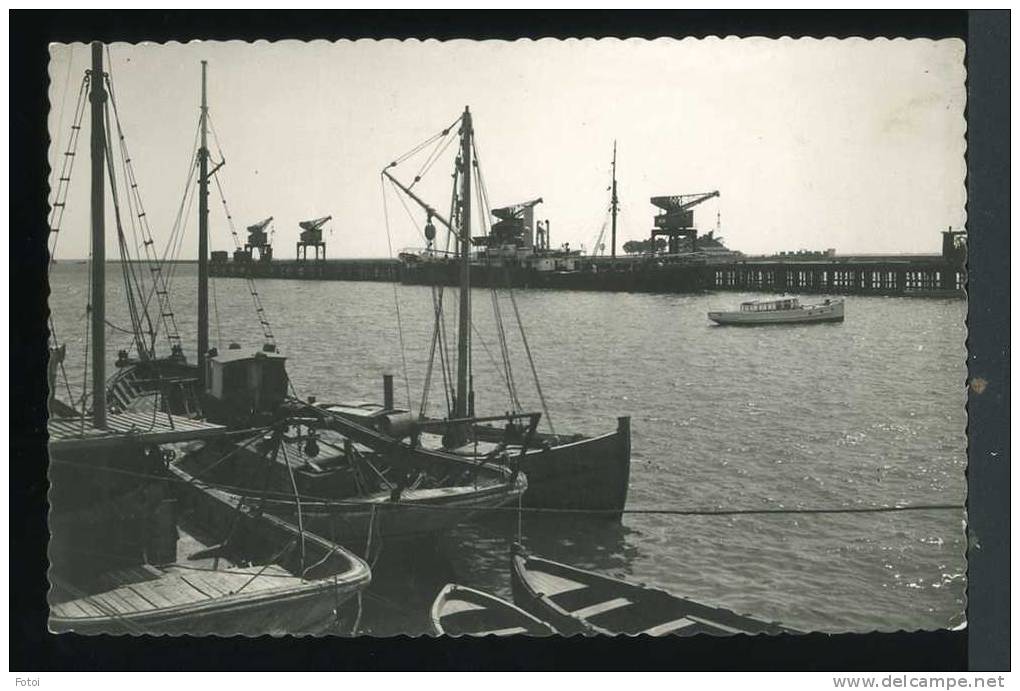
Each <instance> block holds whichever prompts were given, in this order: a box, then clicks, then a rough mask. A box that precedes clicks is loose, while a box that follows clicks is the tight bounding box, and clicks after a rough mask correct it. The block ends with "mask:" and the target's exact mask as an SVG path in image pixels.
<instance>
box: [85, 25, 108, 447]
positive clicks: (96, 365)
mask: <svg viewBox="0 0 1020 691" xmlns="http://www.w3.org/2000/svg"><path fill="white" fill-rule="evenodd" d="M103 77H104V75H103V44H102V43H100V42H99V41H95V42H94V43H93V44H92V74H91V76H90V77H89V83H90V93H89V98H90V100H91V101H92V149H91V156H92V206H91V208H92V415H93V424H94V425H95V426H96V427H97V428H99V429H104V428H105V427H106V228H105V225H104V222H105V220H106V210H105V208H104V201H105V197H106V191H105V188H104V184H103V173H104V171H105V165H106V129H105V127H104V125H103V112H104V110H105V107H106V86H105V84H104V81H103Z"/></svg>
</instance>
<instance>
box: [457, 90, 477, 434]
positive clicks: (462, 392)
mask: <svg viewBox="0 0 1020 691" xmlns="http://www.w3.org/2000/svg"><path fill="white" fill-rule="evenodd" d="M472 134H473V130H472V128H471V111H470V110H469V109H468V108H467V106H465V107H464V116H463V118H462V119H461V132H460V147H461V151H460V160H461V167H462V172H463V174H462V175H461V193H460V202H461V212H460V234H459V235H460V238H459V239H460V319H459V321H458V323H457V400H456V401H455V402H454V413H453V414H454V417H456V418H466V417H468V415H469V408H468V399H469V397H470V395H471V393H470V381H469V370H470V369H471V137H472Z"/></svg>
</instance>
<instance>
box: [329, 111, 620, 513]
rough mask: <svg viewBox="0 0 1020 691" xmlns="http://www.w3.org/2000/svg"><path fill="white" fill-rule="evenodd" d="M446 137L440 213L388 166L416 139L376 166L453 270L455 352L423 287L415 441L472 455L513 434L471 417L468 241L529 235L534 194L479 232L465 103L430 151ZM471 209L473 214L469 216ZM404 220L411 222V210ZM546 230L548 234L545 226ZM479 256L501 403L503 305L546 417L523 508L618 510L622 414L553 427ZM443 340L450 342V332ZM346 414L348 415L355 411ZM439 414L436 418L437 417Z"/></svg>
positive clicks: (481, 219)
mask: <svg viewBox="0 0 1020 691" xmlns="http://www.w3.org/2000/svg"><path fill="white" fill-rule="evenodd" d="M455 139H459V153H458V155H457V158H456V161H455V163H454V166H453V168H454V172H453V191H452V198H451V203H450V212H449V215H448V216H444V215H443V214H442V213H440V212H439V211H438V210H437V209H436V208H434V207H433V206H431V205H429V204H428V203H427V202H426V201H424V200H423V199H422V198H421V197H419V196H418V193H417V192H416V191H414V189H412V188H415V187H416V185H417V184H418V182H419V181H420V180H421V175H422V171H419V174H418V175H416V176H415V179H414V181H412V182H410V183H408V184H405V183H403V182H401V181H400V180H399V179H398V178H397V177H396V176H395V175H394V174H393V172H392V169H394V168H395V167H396V166H398V165H400V164H401V163H402V162H403V161H405V160H407V159H408V158H409V157H411V156H415V155H417V152H420V151H422V150H423V146H418V147H415V148H414V149H412V150H411V151H410V152H408V154H405V155H403V156H400V157H397V158H396V159H393V162H392V163H391V164H389V165H387V166H386V168H385V169H384V170H383V171H382V175H383V178H384V180H387V181H389V182H390V183H392V185H393V188H394V189H395V190H396V192H397V193H398V194H400V195H402V196H403V197H406V199H407V200H409V201H410V202H412V203H413V204H415V205H417V207H418V208H419V210H420V211H421V212H423V214H424V219H423V220H424V223H423V224H421V225H422V229H423V231H424V236H425V238H426V241H427V242H428V248H427V249H426V251H425V256H426V257H430V258H435V257H443V258H445V259H444V261H446V262H447V263H448V264H449V265H450V266H456V267H457V272H458V281H457V286H458V291H457V329H456V351H455V353H454V352H451V351H453V350H454V349H453V348H452V347H449V346H448V343H447V330H446V326H445V317H444V310H445V309H446V308H445V306H444V304H445V302H448V301H449V298H447V297H445V293H444V291H443V288H442V285H443V281H442V280H437V281H436V282H435V283H434V284H433V291H432V305H431V308H432V309H433V310H434V315H435V318H434V322H433V330H432V341H431V344H430V346H429V358H428V368H427V374H426V377H425V386H424V391H423V394H422V403H421V406H420V408H419V409H418V410H416V411H411V413H410V415H411V417H412V419H413V420H414V422H415V424H417V425H428V426H431V427H432V429H431V430H430V431H431V432H434V435H433V438H432V439H429V438H428V436H427V435H425V436H422V437H421V439H422V444H423V445H426V446H427V445H429V444H431V443H432V442H438V446H439V447H440V448H442V449H443V450H444V451H447V452H450V453H453V454H457V455H462V456H465V457H473V458H475V459H481V458H484V457H485V455H487V454H488V453H490V448H492V447H495V446H498V445H500V444H504V445H509V444H513V443H514V442H515V440H514V439H513V438H512V437H513V436H515V435H513V434H509V435H508V434H507V432H508V431H509V432H512V431H513V430H509V429H507V428H504V429H500V428H496V427H490V426H488V425H486V424H484V423H482V424H480V423H478V420H479V418H477V417H476V413H475V410H476V406H475V403H476V401H475V387H474V377H475V370H474V368H473V367H472V344H473V342H474V340H475V339H476V338H479V339H480V338H481V335H480V334H475V333H474V332H477V330H478V329H477V327H476V326H473V323H472V307H471V300H472V297H471V289H472V285H474V283H473V279H472V271H473V269H472V259H471V248H472V246H479V245H485V246H487V248H488V249H495V248H497V247H503V246H504V245H507V244H508V243H509V244H510V245H515V244H519V243H524V244H527V243H529V242H531V239H530V231H527V232H525V230H524V227H525V226H527V225H528V221H527V220H526V219H527V218H528V214H529V213H530V209H531V207H533V206H534V204H535V203H537V201H538V200H533V201H531V202H525V203H523V204H517V205H513V206H511V207H506V208H503V209H496V210H494V211H492V213H493V214H494V215H496V217H497V218H498V219H500V220H499V221H498V222H496V223H494V224H491V228H488V232H486V233H485V235H483V236H480V235H478V234H477V233H476V231H479V230H480V231H486V229H487V224H488V222H487V220H486V216H487V215H488V214H489V213H490V211H489V208H488V204H487V201H486V200H487V199H488V192H487V190H486V189H485V181H484V177H483V176H482V174H481V167H480V164H479V161H478V151H477V150H476V146H475V136H474V125H473V120H472V115H471V112H470V110H469V109H468V108H465V109H464V112H463V113H462V114H461V115H460V116H459V117H458V118H457V120H456V121H455V122H454V124H453V125H451V126H449V127H446V128H445V129H443V130H442V131H441V132H440V133H439V134H437V135H436V136H435V137H433V138H432V139H431V140H429V141H438V143H437V146H436V151H441V150H443V149H444V148H445V147H446V146H448V145H451V144H453V143H454V141H455ZM434 162H435V157H434V156H433V157H432V159H431V160H427V161H426V164H427V165H425V166H424V167H423V170H424V169H426V168H431V167H432V164H433V163H434ZM418 189H420V188H418ZM475 193H477V194H478V199H479V201H480V203H479V204H478V206H473V203H474V199H475ZM478 207H481V208H478ZM497 212H498V213H497ZM473 214H474V215H475V216H476V219H477V220H476V221H475V224H474V225H472V216H473ZM412 220H414V223H415V224H418V220H417V219H412ZM436 223H438V224H439V225H441V226H443V227H445V229H446V231H447V233H446V238H445V245H444V246H442V247H441V246H440V245H439V242H440V241H439V240H438V238H437V234H436ZM545 232H546V234H547V233H548V229H547V228H546V230H545ZM525 235H528V239H525V237H524V236H525ZM546 237H547V235H546ZM544 242H545V240H543V243H544ZM451 243H453V244H454V249H453V250H451V249H450V245H451ZM485 257H486V262H487V263H488V265H489V266H490V267H492V268H493V269H494V271H493V272H492V273H493V275H498V274H500V273H501V274H502V275H503V276H505V281H499V282H496V283H491V284H490V288H491V289H492V292H491V295H490V297H491V300H492V306H493V315H494V318H495V322H496V338H497V340H498V341H499V352H500V357H501V358H502V363H497V365H498V367H497V369H498V372H499V374H498V376H499V378H500V379H501V380H502V381H501V383H502V384H504V385H505V387H506V392H507V402H508V406H507V408H509V410H510V412H511V413H512V414H519V413H520V411H521V410H522V406H521V401H520V396H519V394H520V388H519V387H518V385H517V383H516V382H515V380H514V371H513V370H514V368H513V363H512V358H511V356H510V351H509V345H508V337H507V331H508V329H507V327H508V326H509V325H508V324H504V317H503V310H510V311H512V314H513V315H514V321H515V322H516V327H517V328H518V330H519V332H520V342H521V345H522V346H523V349H524V354H525V355H526V357H527V361H528V365H529V370H530V372H531V375H532V378H533V379H534V383H535V393H536V394H537V397H538V399H539V400H540V402H541V404H542V414H543V416H544V417H543V423H544V424H545V425H547V426H548V433H542V434H539V435H537V436H535V438H534V441H535V442H536V443H535V445H534V447H533V448H532V450H530V451H528V452H527V453H525V454H523V455H522V458H521V459H520V463H521V465H520V468H521V470H523V471H524V473H525V474H526V475H528V480H529V490H528V492H527V493H526V494H525V496H524V499H523V502H524V504H525V505H526V506H528V507H529V508H543V509H561V510H584V511H591V512H593V515H603V516H606V517H611V518H617V519H618V518H619V517H620V515H621V512H622V511H623V509H624V507H625V505H626V500H627V490H628V485H629V478H630V450H631V448H630V444H631V440H630V419H629V418H625V417H624V418H618V422H617V429H616V431H615V432H610V433H608V434H603V435H599V436H595V437H591V436H587V435H583V434H572V433H567V434H564V433H557V432H556V430H555V429H554V427H553V423H552V421H551V419H550V416H549V411H548V409H547V406H546V403H545V397H544V394H543V393H542V388H541V384H540V382H539V377H538V370H537V367H536V365H535V362H534V358H533V357H532V351H531V348H530V346H529V345H528V338H527V334H526V332H525V329H524V326H523V322H522V320H521V317H520V312H519V310H518V306H517V302H516V298H515V297H514V293H513V288H512V280H511V277H510V274H509V269H508V267H507V266H506V265H505V264H502V263H501V264H500V266H499V267H498V269H497V268H496V265H495V264H493V263H492V262H494V261H496V259H497V256H496V255H495V254H492V253H490V252H488V250H487V252H486V254H485ZM504 287H505V291H506V292H505V293H504V294H500V292H499V289H501V288H504ZM505 300H509V303H510V304H509V305H503V306H501V305H500V303H501V301H505ZM450 340H451V341H452V338H451V339H450ZM494 360H495V359H494ZM434 372H435V373H437V374H438V376H439V377H441V378H442V382H441V388H442V395H443V398H444V402H445V404H446V409H445V410H444V411H443V412H444V415H443V416H439V415H434V414H432V415H430V414H429V410H428V405H429V397H430V395H431V394H432V391H431V387H432V385H433V373H434ZM437 383H438V382H437ZM437 388H439V387H438V386H437ZM384 398H385V397H384ZM347 407H348V408H351V407H352V406H347ZM383 408H385V411H384V412H386V413H388V412H392V408H393V406H392V397H390V398H389V400H388V401H387V402H385V403H384V405H383ZM340 414H348V413H347V412H342V413H340ZM352 414H353V415H357V414H358V411H354V412H353V413H352ZM440 417H442V419H438V418H440ZM493 419H496V418H493ZM437 424H442V425H443V428H442V429H436V428H435V425H437ZM482 447H485V448H482Z"/></svg>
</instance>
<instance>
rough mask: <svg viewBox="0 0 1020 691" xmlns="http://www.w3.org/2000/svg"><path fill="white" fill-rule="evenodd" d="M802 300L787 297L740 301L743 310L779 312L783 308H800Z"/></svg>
mask: <svg viewBox="0 0 1020 691" xmlns="http://www.w3.org/2000/svg"><path fill="white" fill-rule="evenodd" d="M799 309H800V300H798V299H797V298H786V299H783V300H768V301H764V302H763V301H758V300H755V301H752V302H742V303H740V311H741V312H779V311H783V310H799Z"/></svg>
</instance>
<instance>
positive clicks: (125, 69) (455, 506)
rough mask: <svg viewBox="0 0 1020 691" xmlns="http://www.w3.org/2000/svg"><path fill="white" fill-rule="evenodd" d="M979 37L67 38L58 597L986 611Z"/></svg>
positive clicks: (326, 632) (165, 631) (57, 308)
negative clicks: (976, 225)
mask: <svg viewBox="0 0 1020 691" xmlns="http://www.w3.org/2000/svg"><path fill="white" fill-rule="evenodd" d="M966 53H967V47H966V44H965V42H964V41H962V40H959V39H955V38H946V39H936V40H932V39H920V38H911V39H903V38H897V39H882V38H878V39H864V38H846V39H843V38H832V37H830V38H806V37H805V38H790V37H786V38H764V37H757V38H756V37H735V36H729V37H705V38H684V39H674V38H659V39H654V40H647V39H636V38H633V39H615V38H599V39H596V38H582V39H559V38H542V39H537V40H530V39H528V40H523V39H522V40H516V41H505V40H468V39H462V40H445V41H437V40H397V39H382V40H375V39H360V40H339V41H324V40H319V41H298V40H281V41H217V40H202V41H190V42H173V41H171V42H165V43H156V42H145V41H141V42H116V41H113V42H105V41H95V42H69V43H52V44H51V45H50V46H49V48H48V54H49V67H48V73H49V80H50V83H49V89H48V98H49V116H48V120H47V128H48V133H49V137H50V144H49V149H48V164H49V168H50V177H49V198H48V201H49V208H50V211H49V216H48V219H47V220H48V226H49V237H48V248H47V249H48V251H49V260H48V265H47V272H48V282H49V291H50V292H49V296H48V308H49V318H48V322H47V327H48V330H49V344H48V352H49V366H48V370H47V373H46V374H47V376H48V389H49V399H48V414H49V419H48V423H47V431H48V435H49V446H48V448H49V466H48V481H49V490H48V504H49V506H48V524H47V525H48V532H49V543H48V547H47V557H48V561H49V566H48V572H47V577H48V584H49V591H48V597H47V606H48V629H49V631H50V632H52V633H54V634H56V635H58V636H67V635H79V636H93V635H96V634H115V635H128V636H139V635H157V636H162V635H168V636H192V637H195V636H249V637H253V636H264V635H268V636H288V637H291V636H294V637H308V636H316V637H321V636H333V637H376V638H380V639H388V638H391V637H394V636H401V635H407V636H411V637H418V636H431V637H448V636H449V637H478V636H494V637H557V636H574V635H580V636H586V637H597V636H621V635H622V636H635V635H641V634H645V635H648V636H652V637H688V636H702V637H704V636H712V637H731V636H741V635H745V636H746V635H750V636H755V637H763V638H770V637H777V636H803V635H807V634H812V633H823V634H843V633H857V634H866V633H871V632H914V631H953V630H955V631H961V630H965V629H966V627H967V625H968V619H967V604H968V603H967V591H968V562H967V550H968V540H969V535H968V510H967V491H968V487H967V467H968V460H967V450H968V436H967V430H968V412H967V397H968V387H970V389H971V390H975V389H974V387H975V386H977V387H981V386H983V385H984V384H987V382H982V381H981V380H975V381H970V380H969V378H968V368H967V358H968V346H967V341H968V327H967V318H968V301H967V289H968V213H967V202H968V195H967V176H968V167H967V159H966V153H967V129H968V122H967V118H966V108H967V78H968V75H967V69H966V61H965V58H966ZM12 297H15V298H16V296H12ZM12 307H13V305H12ZM978 393H981V392H980V391H978Z"/></svg>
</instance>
